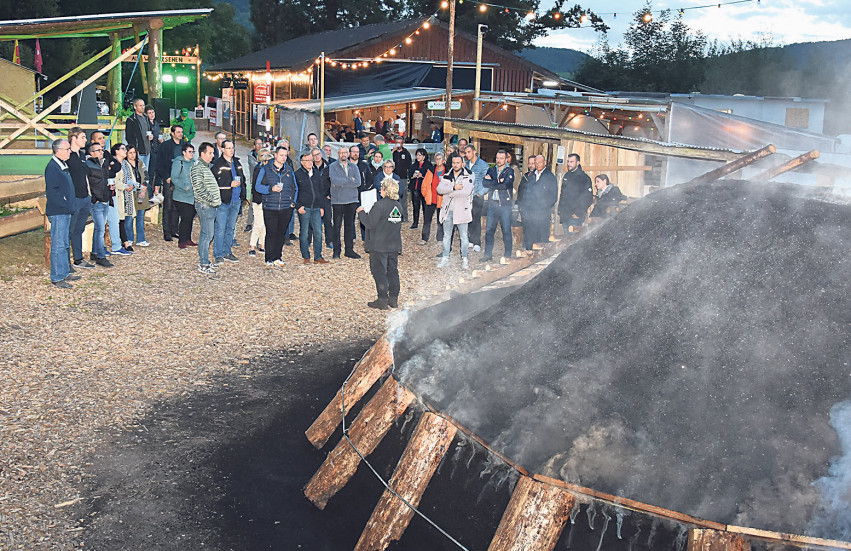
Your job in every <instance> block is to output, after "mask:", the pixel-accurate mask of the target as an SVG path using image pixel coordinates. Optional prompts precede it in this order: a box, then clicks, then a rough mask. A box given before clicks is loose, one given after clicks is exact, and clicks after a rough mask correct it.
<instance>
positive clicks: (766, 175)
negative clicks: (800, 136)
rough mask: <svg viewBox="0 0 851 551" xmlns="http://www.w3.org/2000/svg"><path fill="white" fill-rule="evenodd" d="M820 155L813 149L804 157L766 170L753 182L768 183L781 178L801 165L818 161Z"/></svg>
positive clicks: (800, 156)
mask: <svg viewBox="0 0 851 551" xmlns="http://www.w3.org/2000/svg"><path fill="white" fill-rule="evenodd" d="M820 155H821V153H819V152H818V150H817V149H813V150H812V151H808V152H806V153H804V154H803V155H798V156H797V157H795V158H794V159H790V160H788V161H786V162H785V163H783V164H782V165H780V166H776V167H774V168H770V169H768V170H766V171H765V172H763V173H762V174H760V175H759V176H757V177H755V178H753V180H754V181H756V182H767V181H769V180H772V179H774V178H776V177H778V176H780V175H781V174H785V173H787V172H789V171H791V170H795V169H796V168H798V167H799V166H801V165H804V164H806V163H808V162H810V161H813V160H815V159H818V158H819V156H820Z"/></svg>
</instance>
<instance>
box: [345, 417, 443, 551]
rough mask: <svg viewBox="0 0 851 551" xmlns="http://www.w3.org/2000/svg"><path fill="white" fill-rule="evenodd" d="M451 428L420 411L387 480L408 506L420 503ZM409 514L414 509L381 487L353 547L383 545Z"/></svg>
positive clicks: (372, 549)
mask: <svg viewBox="0 0 851 551" xmlns="http://www.w3.org/2000/svg"><path fill="white" fill-rule="evenodd" d="M455 431H456V429H455V427H454V426H453V425H452V424H451V423H449V422H448V421H447V420H446V419H444V418H443V417H440V416H439V415H435V414H434V413H428V412H427V413H424V414H423V417H422V419H420V422H419V424H418V425H417V428H416V430H414V435H413V436H412V437H411V440H410V442H408V445H407V447H405V452H404V453H403V454H402V457H401V458H400V459H399V463H398V464H397V465H396V469H395V470H394V471H393V477H392V478H391V479H390V482H389V485H390V487H391V488H393V490H394V491H395V492H396V493H397V494H399V495H400V496H401V497H402V498H404V499H405V501H407V502H408V503H410V504H411V505H412V506H414V507H416V506H418V505H419V504H420V499H422V496H423V492H425V489H426V486H428V483H429V482H430V481H431V477H432V475H434V472H435V471H436V470H437V466H438V465H439V464H440V461H441V460H442V459H443V456H444V455H446V451H447V450H448V449H449V445H450V444H451V443H452V439H453V438H454V437H455ZM413 516H414V511H413V510H412V509H411V508H410V507H408V506H407V505H405V504H404V503H403V502H402V501H401V500H400V499H399V498H397V497H396V496H395V495H393V494H392V493H391V492H390V491H389V490H384V493H383V494H382V495H381V499H379V500H378V504H377V505H376V506H375V509H374V510H373V511H372V516H370V517H369V521H368V522H367V523H366V527H365V528H364V530H363V533H362V534H361V536H360V539H359V540H358V543H357V545H356V546H355V551H380V550H383V549H387V546H388V545H390V542H391V541H394V540H398V539H399V538H401V537H402V533H404V531H405V528H407V527H408V524H410V522H411V518H413Z"/></svg>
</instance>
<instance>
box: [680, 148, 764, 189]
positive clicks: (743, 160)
mask: <svg viewBox="0 0 851 551" xmlns="http://www.w3.org/2000/svg"><path fill="white" fill-rule="evenodd" d="M775 151H777V149H776V148H775V147H774V145H772V144H768V145H767V146H765V147H763V148H762V149H758V150H756V151H754V152H753V153H748V154H747V155H745V156H744V157H739V158H738V159H736V160H735V161H730V162H729V163H727V164H726V165H724V166H720V167H718V168H716V169H715V170H710V171H709V172H707V173H705V174H701V175H700V176H696V177H695V178H692V179H691V180H689V181H688V182H687V183H689V184H706V183H709V182H714V181H715V180H717V179H719V178H723V177H724V176H727V175H728V174H732V173H734V172H736V171H737V170H741V169H743V168H745V167H746V166H749V165H752V164H753V163H755V162H757V161H759V160H760V159H764V158H765V157H768V156H769V155H773V154H774V152H775Z"/></svg>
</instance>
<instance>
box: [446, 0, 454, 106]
mask: <svg viewBox="0 0 851 551" xmlns="http://www.w3.org/2000/svg"><path fill="white" fill-rule="evenodd" d="M454 58H455V0H449V55H448V56H447V61H446V111H445V115H444V116H445V117H446V118H447V119H448V118H451V117H452V62H453V61H454Z"/></svg>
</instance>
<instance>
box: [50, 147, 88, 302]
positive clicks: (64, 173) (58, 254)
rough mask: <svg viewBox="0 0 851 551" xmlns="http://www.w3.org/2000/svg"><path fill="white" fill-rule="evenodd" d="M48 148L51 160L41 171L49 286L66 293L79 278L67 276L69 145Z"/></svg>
mask: <svg viewBox="0 0 851 551" xmlns="http://www.w3.org/2000/svg"><path fill="white" fill-rule="evenodd" d="M52 148H53V157H52V158H51V159H50V161H48V163H47V166H46V167H45V169H44V183H45V194H46V195H47V205H46V206H45V210H44V213H45V214H46V215H47V219H48V220H49V221H50V282H51V283H53V285H55V286H56V287H59V288H61V289H70V288H71V287H72V285H71V284H70V283H68V282H69V281H76V280H78V279H80V276H78V275H76V274H72V273H71V262H70V258H69V256H68V249H69V248H70V244H69V241H68V232H69V229H70V227H71V214H72V213H73V212H74V198H75V197H74V182H73V181H72V180H71V173H70V172H69V171H68V164H67V162H68V158H69V157H70V156H71V144H70V143H68V140H63V139H58V140H56V141H54V142H53V145H52Z"/></svg>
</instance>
